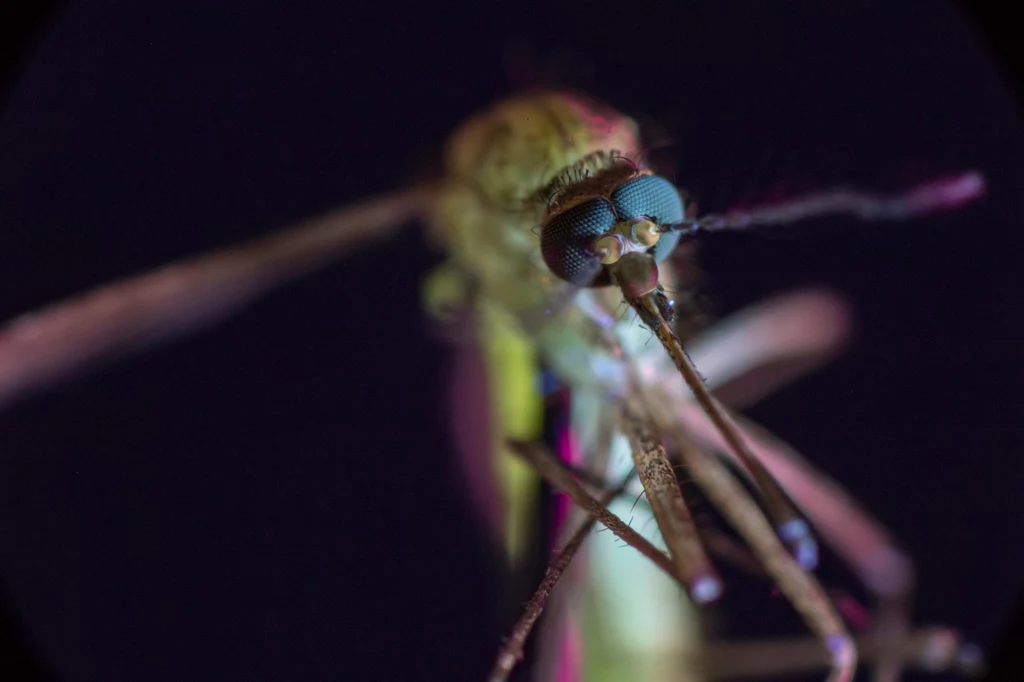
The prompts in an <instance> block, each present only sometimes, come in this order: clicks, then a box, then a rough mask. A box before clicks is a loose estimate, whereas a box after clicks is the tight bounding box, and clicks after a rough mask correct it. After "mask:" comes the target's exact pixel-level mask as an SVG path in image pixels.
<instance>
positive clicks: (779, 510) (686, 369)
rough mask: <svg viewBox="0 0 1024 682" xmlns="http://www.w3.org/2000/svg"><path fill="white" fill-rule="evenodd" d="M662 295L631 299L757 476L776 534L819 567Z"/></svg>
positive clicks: (803, 527) (803, 530) (806, 534)
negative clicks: (691, 352) (702, 371)
mask: <svg viewBox="0 0 1024 682" xmlns="http://www.w3.org/2000/svg"><path fill="white" fill-rule="evenodd" d="M659 296H661V294H660V292H655V293H652V294H651V295H647V296H644V297H643V298H640V299H635V300H631V301H630V304H631V305H632V306H633V307H634V309H636V311H637V314H638V315H640V316H641V318H644V319H647V320H649V322H648V324H649V326H650V327H651V329H652V331H653V332H654V333H655V335H656V336H657V337H658V340H659V341H661V344H662V346H664V348H665V351H666V352H667V353H668V355H669V356H670V357H671V358H672V361H673V363H675V365H676V367H677V368H678V369H679V372H680V374H682V376H683V379H684V380H685V381H686V385H687V386H689V388H690V390H691V391H692V392H693V395H694V397H695V398H696V399H697V402H698V403H699V404H700V407H701V409H703V410H704V412H705V413H706V414H707V416H708V418H709V419H710V420H711V421H712V422H713V423H714V425H715V428H716V429H717V430H718V432H719V433H720V434H721V435H722V438H723V439H724V440H725V441H726V442H727V443H728V446H729V450H730V452H731V453H732V454H733V455H734V456H735V457H736V459H737V460H738V461H740V462H741V464H742V466H743V467H744V468H745V469H746V470H747V471H748V472H749V473H750V475H751V476H752V477H753V479H754V481H755V483H756V484H757V487H758V489H759V490H760V492H761V495H762V497H763V499H764V502H765V506H766V508H767V510H768V513H769V515H770V516H771V518H772V521H773V523H774V524H775V532H776V533H778V535H779V538H780V539H782V541H783V542H784V543H785V544H786V546H787V547H788V548H789V550H790V551H791V552H792V553H793V556H795V557H796V558H797V561H799V563H800V565H801V566H803V567H805V568H813V567H814V566H815V565H816V564H817V543H816V542H815V541H814V538H813V536H812V535H811V533H810V528H809V527H808V526H807V523H806V522H805V521H804V520H803V519H801V518H800V516H799V515H798V514H797V512H796V510H795V509H794V508H793V506H792V505H791V504H790V503H789V501H788V500H787V499H786V496H785V494H784V493H783V492H782V489H781V488H780V487H779V485H778V484H777V483H776V482H775V480H774V479H773V478H772V475H771V474H770V473H769V472H768V470H767V469H765V468H764V466H763V465H762V464H761V462H759V461H758V459H757V458H756V457H755V456H754V455H753V453H751V451H750V449H749V447H748V446H747V444H746V443H745V442H744V440H743V438H742V437H741V436H740V433H739V431H738V430H737V429H736V427H735V426H733V423H732V422H731V421H730V420H729V419H728V418H727V417H726V414H725V411H724V409H723V408H722V407H721V405H720V404H719V402H718V401H717V400H716V399H715V398H714V397H713V396H712V395H711V393H710V392H709V391H708V389H707V386H705V384H704V380H703V378H702V377H701V376H700V374H699V373H698V372H697V368H696V367H694V366H693V362H692V361H691V360H690V358H689V357H688V356H687V355H686V352H685V350H683V346H682V343H681V342H680V341H679V338H678V337H676V335H675V332H673V331H672V327H671V325H670V324H669V323H668V322H667V321H666V320H665V316H664V313H663V311H662V306H661V305H660V304H659V301H660V299H659Z"/></svg>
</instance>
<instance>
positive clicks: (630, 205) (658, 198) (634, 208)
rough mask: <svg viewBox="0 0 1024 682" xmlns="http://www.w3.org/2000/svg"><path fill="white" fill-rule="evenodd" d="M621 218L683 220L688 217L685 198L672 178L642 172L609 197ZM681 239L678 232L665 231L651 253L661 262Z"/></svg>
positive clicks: (668, 222)
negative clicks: (668, 232) (669, 179)
mask: <svg viewBox="0 0 1024 682" xmlns="http://www.w3.org/2000/svg"><path fill="white" fill-rule="evenodd" d="M609 198H610V199H611V202H612V206H613V207H614V208H615V212H616V213H617V214H618V215H619V218H621V219H632V218H641V217H643V218H648V219H650V220H651V221H653V222H654V223H656V224H658V225H672V224H675V223H681V222H683V220H684V219H685V218H686V211H685V208H684V206H683V199H682V197H680V196H679V190H677V189H676V188H675V185H673V184H672V183H671V182H669V181H668V180H666V179H665V178H663V177H660V176H657V175H641V176H640V177H638V178H633V179H632V180H630V181H629V182H625V183H623V184H621V185H619V186H618V187H616V188H615V191H614V192H612V194H611V196H610V197H609ZM678 242H679V235H678V234H666V235H662V237H661V238H660V239H659V240H658V241H657V243H655V244H654V246H653V248H652V249H651V251H650V253H651V255H653V256H654V260H655V261H657V262H659V263H660V262H661V261H663V260H665V258H667V257H668V255H669V254H670V253H672V250H673V249H675V248H676V244H677V243H678Z"/></svg>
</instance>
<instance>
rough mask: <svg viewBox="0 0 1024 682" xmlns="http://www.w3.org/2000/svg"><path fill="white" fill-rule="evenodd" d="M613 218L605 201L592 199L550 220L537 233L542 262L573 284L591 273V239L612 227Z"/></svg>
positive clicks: (579, 283)
mask: <svg viewBox="0 0 1024 682" xmlns="http://www.w3.org/2000/svg"><path fill="white" fill-rule="evenodd" d="M615 222H616V217H615V212H614V211H613V210H612V207H611V206H609V205H608V202H607V201H606V200H605V199H603V198H600V197H595V198H593V199H589V200H587V201H584V202H583V203H580V204H577V205H575V206H573V207H572V208H569V209H566V210H565V211H562V212H561V213H558V214H556V215H554V216H553V217H551V219H550V220H548V222H547V223H545V224H544V227H543V228H542V229H541V233H540V250H541V254H542V255H543V256H544V262H545V263H547V265H548V267H549V268H551V272H553V273H555V275H557V276H558V277H560V278H562V279H564V280H566V281H567V282H571V283H572V284H576V285H578V286H587V285H589V284H592V282H589V281H583V280H585V279H587V278H588V276H590V275H591V274H592V273H593V269H592V268H593V260H594V255H595V254H594V252H593V244H594V240H595V239H596V238H597V237H599V236H601V235H603V234H604V233H606V232H608V231H609V230H611V229H612V227H614V226H615Z"/></svg>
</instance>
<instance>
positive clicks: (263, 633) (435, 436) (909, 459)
mask: <svg viewBox="0 0 1024 682" xmlns="http://www.w3.org/2000/svg"><path fill="white" fill-rule="evenodd" d="M676 4H677V5H679V7H676V8H674V9H657V10H656V9H654V8H648V7H643V8H640V7H635V6H621V5H620V6H611V7H609V8H608V10H607V11H605V10H602V9H599V8H597V7H595V6H592V5H591V6H587V8H584V7H582V6H570V5H567V4H566V5H562V6H557V7H551V8H548V9H545V10H543V11H539V12H538V11H536V10H534V9H528V8H526V7H523V6H518V5H514V4H509V5H507V6H502V7H498V6H488V7H487V8H486V9H478V10H467V9H466V8H463V9H462V10H459V11H455V10H449V9H448V8H442V7H438V6H434V5H432V4H429V3H420V4H415V5H409V6H403V5H401V4H398V5H396V4H386V5H384V4H382V5H381V6H380V7H379V8H376V9H372V10H364V11H359V10H356V9H353V8H351V7H346V6H343V4H342V3H306V4H303V5H301V6H297V5H295V4H290V3H289V4H286V3H273V2H263V1H261V0H249V1H248V2H240V1H236V0H228V1H225V2H220V3H205V2H195V1H193V0H181V1H180V2H177V3H158V4H141V5H139V4H136V3H128V2H118V1H117V0H82V1H79V2H70V3H68V4H67V6H66V7H65V8H64V9H62V10H60V11H59V12H57V13H56V14H55V15H54V18H53V21H52V23H51V24H50V25H49V26H48V27H47V28H46V29H45V30H44V31H43V32H42V33H40V34H39V40H38V42H36V43H35V45H34V47H32V49H31V50H30V51H29V52H27V53H26V57H25V59H24V61H23V62H22V63H21V64H20V66H19V70H18V71H17V72H15V76H14V79H13V80H12V81H11V83H10V86H9V90H8V92H7V93H6V101H5V103H4V105H3V110H2V112H0V317H2V318H3V319H9V318H11V317H12V316H14V315H16V314H19V313H21V312H24V311H27V310H31V309H34V308H37V307H39V306H42V305H45V304H47V303H50V302H52V301H54V300H57V299H60V298H62V297H65V296H67V295H70V294H72V293H75V292H77V291H80V290H82V289H85V288H88V287H91V286H94V285H97V284H100V283H103V282H105V281H108V280H111V279H114V278H117V277H120V276H123V275H128V274H132V273H136V272H139V271H143V270H146V269H148V268H151V267H154V266H157V265H160V264H162V263H165V262H167V261H169V260H172V259H175V258H180V257H184V256H189V255H193V254H197V253H200V252H202V251H205V250H207V249H210V248H213V247H217V246H223V245H227V244H230V243H233V242H235V241H238V240H241V239H245V238H248V237H251V236H254V235H258V234H261V233H263V232H265V231H267V230H269V229H271V228H274V227H276V226H279V225H281V224H283V223H286V222H288V221H292V220H295V219H299V218H302V217H305V216H308V215H310V214H313V213H316V212H319V211H321V210H324V209H328V208H331V207H334V206H338V205H343V204H346V203H348V202H352V201H355V200H357V199H359V198H362V197H365V196H367V195H369V194H373V193H378V192H381V191H385V190H389V189H393V188H397V187H400V186H402V185H404V184H406V183H408V182H409V181H411V180H413V179H415V178H419V177H423V176H424V174H426V173H429V172H431V171H432V170H433V169H436V167H437V158H438V154H439V151H440V148H441V145H442V144H443V142H444V140H445V137H446V135H447V134H448V133H449V132H450V131H451V130H452V129H453V128H454V127H455V126H456V125H457V124H458V123H459V122H460V121H461V120H462V119H464V118H465V117H466V116H467V115H469V114H471V113H473V112H474V111H476V110H478V109H480V108H482V107H484V106H486V105H487V104H489V103H490V102H491V101H493V100H494V99H496V98H498V97H501V96H504V95H507V94H510V93H511V92H513V90H514V88H516V87H522V86H523V85H527V84H530V83H539V84H556V85H566V86H572V87H576V88H579V89H584V90H586V91H588V92H589V93H590V94H592V95H594V96H596V97H600V98H602V99H605V100H607V101H609V102H610V103H611V104H613V105H616V106H617V107H619V108H620V109H623V110H625V111H627V112H629V113H633V114H637V115H638V116H641V115H642V117H641V120H642V121H644V122H646V123H649V124H652V125H653V126H654V127H656V128H657V129H659V130H664V131H666V132H667V133H668V134H669V135H670V137H671V139H672V140H673V142H674V145H673V146H672V147H671V148H670V149H669V151H668V156H669V157H670V158H671V162H672V166H673V167H674V174H675V178H676V180H677V182H678V184H679V185H681V186H683V187H685V188H687V189H688V190H690V192H691V193H692V194H693V195H694V196H695V197H696V198H697V200H698V201H699V203H700V205H701V207H702V208H704V209H706V210H721V209H724V208H726V207H727V206H729V205H730V204H731V203H732V202H735V201H752V200H755V199H757V198H758V197H761V196H769V195H771V194H772V193H773V192H778V191H780V190H782V191H786V192H796V191H800V190H809V189H815V188H822V187H828V186H831V185H834V184H837V183H840V182H843V183H850V184H856V185H860V186H864V187H868V188H874V189H879V190H884V189H897V188H901V187H905V186H909V185H912V184H914V183H915V182H918V181H920V180H923V179H927V178H930V177H933V176H937V175H942V174H946V173H949V172H956V171H960V170H965V169H969V168H977V169H979V170H981V171H982V172H984V173H985V175H986V176H987V178H988V181H989V183H990V194H989V196H988V197H987V198H985V199H984V200H983V201H982V202H980V203H978V204H976V205H974V206H970V207H967V208H965V209H963V210H961V211H959V212H956V213H950V214H944V215H941V216H935V217H930V218H928V219H925V220H917V221H913V222H907V223H903V224H879V225H871V224H862V223H858V222H855V221H852V220H845V219H843V220H829V221H818V222H814V223H809V224H807V225H805V226H801V227H800V228H790V229H786V230H781V231H776V232H769V233H764V234H759V235H749V234H735V235H723V236H716V237H715V238H713V239H708V240H706V242H705V244H704V246H703V251H702V256H703V258H702V262H703V265H704V267H705V269H706V278H705V282H704V294H705V295H706V303H707V306H708V308H709V311H710V312H712V313H714V314H716V315H725V314H728V313H729V312H730V311H733V310H735V309H737V308H739V307H741V306H743V305H746V304H750V303H752V302H755V301H757V300H758V299H761V298H763V297H765V296H767V295H770V294H772V293H773V292H781V291H784V290H788V289H792V288H796V287H799V286H803V285H807V284H825V285H829V286H831V287H833V288H835V289H837V290H839V291H841V292H843V293H844V294H845V295H846V296H848V298H849V300H850V302H851V304H852V305H853V306H854V308H855V311H856V315H857V332H856V337H855V339H854V342H853V343H852V345H851V347H850V348H849V349H848V351H847V352H846V353H845V354H844V355H843V356H842V357H841V358H839V359H838V360H837V361H836V362H835V363H833V364H832V365H830V366H829V367H826V368H825V369H823V370H822V371H820V372H818V373H816V374H815V375H813V376H811V377H809V378H807V379H805V380H803V381H801V382H799V383H797V384H795V385H793V386H792V387H790V388H788V389H787V390H785V391H784V392H781V393H779V394H777V395H775V396H773V397H772V398H771V399H769V400H766V401H765V402H763V403H762V404H759V405H758V406H757V407H756V408H754V409H752V410H750V411H749V414H750V415H751V416H752V417H754V418H755V419H757V420H759V421H760V422H762V423H763V424H764V425H766V426H767V427H769V428H770V429H772V430H773V431H775V432H776V433H778V434H780V435H782V436H783V437H784V438H786V439H787V440H788V441H789V442H791V443H792V444H793V445H794V446H795V447H796V448H797V449H799V450H800V451H801V452H803V453H804V454H805V455H806V456H807V457H808V458H809V459H811V460H812V461H814V462H815V463H817V464H818V465H819V466H820V467H821V468H823V469H824V470H826V471H827V472H829V473H830V474H831V475H833V476H834V477H835V478H837V479H838V480H839V481H840V482H842V483H843V484H844V485H845V486H846V487H847V488H848V489H849V490H850V491H851V492H853V493H854V494H855V495H856V496H857V497H858V498H859V499H860V500H861V501H862V502H863V503H864V504H865V505H866V506H867V507H868V508H869V509H871V510H872V511H873V512H874V513H875V514H876V515H877V516H878V517H879V518H880V519H882V520H883V521H885V522H886V523H887V524H888V526H889V527H890V528H891V530H892V531H893V533H894V534H895V535H896V536H897V537H898V538H900V539H901V540H902V541H903V542H904V543H905V545H906V547H907V549H908V551H909V552H910V554H911V555H912V556H913V557H914V558H915V560H916V561H917V566H918V573H919V582H918V585H919V587H918V593H917V594H918V598H917V608H916V620H917V621H918V622H921V623H933V622H941V623H946V624H950V625H954V626H957V627H959V628H961V629H962V631H963V632H964V634H965V635H966V636H967V637H968V638H969V639H971V640H973V641H975V642H978V643H979V644H981V645H983V646H985V647H990V646H991V645H992V644H993V643H994V642H995V641H996V639H997V637H998V635H999V634H1000V628H1001V627H1002V625H1003V623H1004V622H1005V620H1006V618H1007V617H1008V615H1009V613H1010V611H1011V608H1012V607H1013V605H1014V602H1015V601H1016V599H1017V597H1018V590H1019V589H1020V587H1021V579H1022V576H1024V544H1022V543H1021V542H1020V537H1021V529H1022V528H1024V501H1022V497H1021V494H1020V491H1021V489H1022V487H1024V465H1022V464H1021V461H1022V460H1021V453H1020V452H1019V448H1020V446H1019V443H1020V442H1021V440H1022V438H1021V437H1022V428H1021V424H1022V423H1024V420H1022V416H1024V410H1022V407H1024V405H1022V399H1021V397H1020V390H1019V386H1020V384H1021V382H1020V379H1021V370H1020V364H1019V350H1018V349H1019V340H1018V338H1017V336H1016V334H1015V333H1014V331H1015V328H1016V327H1017V326H1019V323H1018V322H1017V318H1018V317H1019V308H1018V306H1019V303H1020V298H1019V292H1020V291H1021V285H1022V283H1024V282H1022V280H1024V277H1022V274H1021V269H1020V267H1019V262H1018V260H1019V259H1018V257H1017V253H1018V251H1017V250H1016V248H1015V246H1016V244H1017V242H1018V238H1017V233H1018V232H1019V230H1020V226H1021V225H1020V222H1021V218H1022V216H1024V205H1022V202H1024V175H1022V172H1021V163H1020V159H1021V157H1022V152H1024V135H1022V129H1021V125H1020V121H1019V119H1018V116H1017V113H1016V111H1015V107H1014V104H1013V102H1012V100H1011V94H1010V90H1009V89H1008V88H1007V87H1006V85H1004V83H1003V81H1002V79H1001V76H1000V73H999V70H998V69H997V68H996V66H995V63H994V61H993V60H992V59H991V57H990V55H988V54H987V52H986V48H985V47H984V46H983V44H982V42H981V41H980V40H979V39H978V38H977V36H976V35H974V34H973V33H972V30H971V29H970V27H969V25H968V24H967V22H966V21H965V19H964V17H963V16H962V15H961V14H960V13H959V12H958V11H957V10H956V9H955V8H954V7H953V6H952V5H949V4H946V3H940V2H930V1H925V0H918V1H916V2H914V1H910V0H906V1H899V2H897V1H895V0H888V1H882V0H877V1H863V2H857V3H848V4H846V5H845V6H844V7H842V8H833V7H823V6H821V5H820V4H819V3H814V2H787V3H763V2H754V1H748V2H743V1H739V0H736V1H729V2H708V1H705V2H696V1H694V2H686V3H676ZM531 55H532V57H531ZM439 258H440V256H439V254H437V253H435V252H433V251H431V250H430V249H429V247H428V246H427V245H426V243H425V241H424V240H423V239H422V238H421V237H420V236H419V235H418V234H417V233H416V232H415V231H411V232H409V233H407V235H406V236H404V237H402V238H400V239H395V240H392V241H390V242H389V243H386V244H382V245H377V246H374V247H372V248H370V249H368V250H367V251H365V252H364V253H362V254H360V255H359V256H358V257H356V258H352V259H349V260H347V261H346V262H344V263H343V264H340V265H339V266H337V267H334V268H332V269H330V270H328V271H326V272H323V273H321V274H319V275H316V276H314V277H310V278H308V279H305V280H303V281H301V282H297V283H294V284H292V285H290V286H288V287H285V288H283V289H281V290H280V291H278V292H276V293H274V294H272V295H271V296H269V297H267V298H266V299H264V300H262V301H261V302H259V303H258V304H257V305H255V306H253V307H251V308H249V309H248V310H247V311H245V312H244V313H243V314H241V315H239V316H237V317H235V318H233V319H231V320H230V321H228V322H226V323H224V324H222V325H220V326H218V327H216V328H215V329H212V330H210V331H208V332H205V333H203V334H201V335H198V336H195V337H191V338H189V339H187V340H185V341H182V342H179V343H176V344H174V345H171V346H169V347H165V348H162V349H160V350H158V351H156V352H153V353H150V354H147V355H145V356H142V357H138V358H134V359H132V360H129V361H127V362H123V363H121V364H119V365H117V366H115V367H113V368H109V369H106V370H104V371H103V372H101V373H97V374H95V375H93V376H90V377H86V378H83V379H80V380H78V381H75V382H73V383H71V384H68V385H64V386H61V387H59V388H57V389H55V390H52V391H50V392H48V393H46V394H45V395H41V396H38V397H34V398H32V399H30V400H27V401H25V402H23V403H21V404H19V405H17V406H15V407H13V408H12V409H8V410H7V411H6V412H5V413H3V414H2V415H0V589H2V597H3V600H4V602H5V604H6V615H5V617H6V618H7V620H8V621H9V622H10V623H11V626H10V628H11V630H12V631H13V632H17V633H20V636H21V637H22V644H23V650H24V651H26V652H27V653H26V655H27V656H29V657H31V659H32V660H33V661H34V664H35V665H37V666H38V670H39V674H40V675H41V676H42V675H45V676H52V677H53V678H55V679H61V680H67V681H68V682H72V681H74V682H77V681H81V680H100V679H102V680H137V679H146V680H183V679H197V680H199V679H211V680H212V679H218V680H224V679H247V680H258V679H274V680H283V679H295V680H299V679H301V680H321V679H322V680H327V679H351V680H479V679H482V678H483V674H484V673H485V671H486V670H487V668H488V667H489V665H490V663H491V661H492V658H493V655H494V653H495V651H496V648H497V646H498V642H499V640H500V637H501V636H502V635H503V634H504V633H505V631H506V630H507V628H508V626H509V625H510V623H511V618H514V615H515V605H516V604H517V603H518V602H521V601H522V600H524V599H525V598H526V596H527V595H526V594H509V592H508V591H507V590H506V589H504V587H503V586H504V585H505V583H506V581H505V569H504V568H503V566H502V563H501V561H500V556H499V554H498V553H497V551H496V549H495V548H494V547H491V546H490V545H489V544H488V542H487V539H486V535H485V533H484V528H483V521H482V520H481V519H480V518H479V517H478V516H477V515H476V514H475V512H474V510H473V508H472V507H471V505H470V503H469V502H468V500H467V498H466V497H465V495H464V493H463V492H462V489H461V486H462V481H461V480H460V478H459V474H458V471H457V469H456V459H455V455H454V453H453V450H452V439H451V437H450V435H449V433H448V430H447V415H446V414H445V409H446V406H445V403H444V401H443V399H442V397H443V396H444V395H445V393H444V391H445V386H446V382H447V380H448V366H449V364H450V361H451V357H452V354H451V351H450V350H449V349H448V347H447V346H446V345H445V344H444V342H442V341H441V340H440V338H439V337H438V336H437V334H435V333H433V332H432V330H431V329H430V326H429V324H428V322H427V321H426V320H425V318H424V317H423V315H422V314H421V312H420V307H419V281H420V279H421V277H422V276H423V275H424V273H425V272H426V270H427V269H428V268H429V267H430V266H431V265H432V264H434V263H436V262H438V260H439ZM382 311H384V313H382ZM398 330H402V331H403V335H404V336H403V337H402V338H406V339H410V342H408V343H406V344H404V345H403V346H398V345H396V344H395V343H394V342H392V341H388V339H394V338H396V336H395V333H396V331H398ZM822 574H823V576H824V577H825V578H826V579H827V580H829V581H830V582H834V583H839V584H842V585H844V586H849V589H850V591H851V592H852V593H853V594H859V591H858V588H857V586H856V583H855V581H854V579H853V578H852V577H851V576H850V575H848V574H847V573H846V572H845V571H844V569H843V568H842V567H841V566H839V565H838V562H836V561H835V560H834V559H833V558H831V557H826V558H825V561H824V565H823V567H822ZM723 609H724V616H723V617H724V619H725V622H726V623H727V629H728V632H730V633H731V634H733V635H735V636H743V637H753V636H756V635H760V634H773V635H779V634H785V633H796V632H800V629H799V626H798V624H797V623H796V621H795V618H794V617H793V616H792V615H791V613H790V611H789V609H788V607H787V606H785V605H784V604H783V603H782V602H781V601H780V600H778V599H776V598H773V597H772V596H771V595H770V593H769V591H768V589H767V588H766V587H765V586H764V585H763V584H760V583H756V582H754V581H750V580H744V579H742V578H740V579H738V580H737V581H736V582H735V583H731V584H730V585H729V586H728V593H727V596H726V597H725V600H724V603H723ZM811 679H818V677H817V676H815V677H813V678H811ZM908 679H935V680H941V679H948V678H943V677H940V676H914V677H912V678H911V677H910V676H908Z"/></svg>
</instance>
